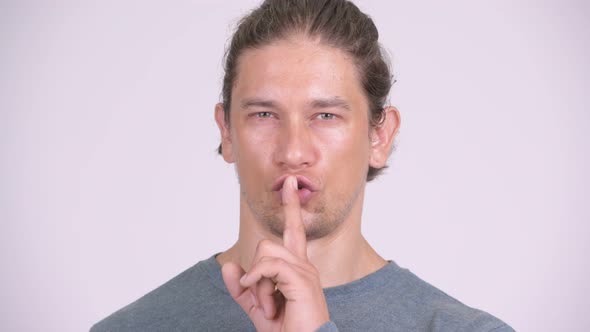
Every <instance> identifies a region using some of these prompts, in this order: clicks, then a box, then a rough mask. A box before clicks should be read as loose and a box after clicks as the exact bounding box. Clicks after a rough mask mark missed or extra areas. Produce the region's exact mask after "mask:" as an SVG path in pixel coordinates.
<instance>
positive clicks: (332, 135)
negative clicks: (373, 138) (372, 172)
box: [316, 125, 370, 168]
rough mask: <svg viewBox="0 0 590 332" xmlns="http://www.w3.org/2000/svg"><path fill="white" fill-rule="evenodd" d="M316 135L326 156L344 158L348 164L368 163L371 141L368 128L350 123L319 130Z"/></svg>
mask: <svg viewBox="0 0 590 332" xmlns="http://www.w3.org/2000/svg"><path fill="white" fill-rule="evenodd" d="M316 137H317V138H318V141H319V142H320V145H321V147H322V148H321V149H322V153H323V155H324V157H325V158H327V159H332V158H333V159H344V160H345V162H346V165H350V164H351V163H353V164H357V163H360V164H367V163H368V158H369V148H370V143H369V136H368V129H367V128H364V127H362V126H354V125H348V126H341V127H338V128H330V129H329V130H326V129H324V130H317V131H316ZM340 165H342V164H340ZM345 168H346V167H345Z"/></svg>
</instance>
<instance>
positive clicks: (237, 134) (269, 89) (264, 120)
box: [215, 36, 400, 331]
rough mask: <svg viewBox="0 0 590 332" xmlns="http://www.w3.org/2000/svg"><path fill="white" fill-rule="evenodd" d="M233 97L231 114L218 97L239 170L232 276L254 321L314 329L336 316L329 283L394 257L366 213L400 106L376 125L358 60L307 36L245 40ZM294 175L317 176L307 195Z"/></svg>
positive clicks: (228, 157)
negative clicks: (372, 171) (372, 173)
mask: <svg viewBox="0 0 590 332" xmlns="http://www.w3.org/2000/svg"><path fill="white" fill-rule="evenodd" d="M231 98H232V108H231V110H230V121H229V123H227V122H226V121H225V119H224V114H223V105H222V104H218V105H217V106H216V109H215V119H216V122H217V125H218V127H219V129H220V132H221V137H222V148H223V157H224V159H225V161H227V162H228V163H235V167H236V170H237V174H238V178H239V180H240V232H239V237H238V241H237V242H236V243H235V244H234V245H233V246H232V247H231V248H229V249H228V250H227V251H225V252H223V253H222V254H220V255H219V256H217V260H218V262H219V263H220V264H221V265H222V266H223V267H222V273H223V278H224V281H225V283H226V286H227V288H228V290H229V292H230V294H231V295H232V297H233V298H234V299H235V300H236V302H237V303H238V304H239V305H240V306H241V307H242V309H244V311H245V312H246V313H247V314H248V315H249V317H250V319H251V320H252V322H253V323H254V325H255V326H256V328H257V330H259V331H275V330H281V331H313V330H316V329H317V328H318V327H319V326H321V325H322V324H323V323H325V322H327V321H329V319H330V318H329V314H328V309H327V305H326V302H325V298H324V295H323V291H322V288H324V287H331V286H336V285H341V284H345V283H348V282H351V281H353V280H356V279H359V278H362V277H364V276H366V275H368V274H370V273H372V272H374V271H376V270H378V269H380V268H381V267H383V266H384V265H385V264H386V261H385V260H384V259H383V258H381V257H380V256H379V255H378V254H377V253H376V252H375V251H374V250H373V249H372V248H371V246H370V245H369V244H368V242H367V241H366V240H365V239H364V237H363V236H362V234H361V229H360V225H361V213H362V206H363V198H364V190H365V185H366V174H367V170H368V167H369V165H370V166H373V167H376V168H379V167H383V166H384V165H385V163H386V161H387V158H388V156H389V154H390V151H391V147H392V144H393V139H394V137H395V135H396V133H397V130H398V128H399V123H400V120H399V113H398V111H397V110H396V109H395V108H393V107H388V108H386V109H385V113H386V116H385V121H384V122H383V124H382V125H380V126H379V127H371V126H370V125H369V114H368V102H367V98H366V96H365V95H364V91H363V89H362V86H361V84H360V81H359V79H358V73H357V69H356V67H355V65H354V62H353V61H352V60H351V59H350V58H349V57H348V56H347V54H346V53H344V52H343V51H341V50H339V49H336V48H333V47H330V46H326V45H323V44H321V42H319V41H318V40H311V39H308V38H306V37H303V36H292V37H290V38H288V39H284V40H280V41H277V42H275V43H272V44H270V45H267V46H264V47H262V48H258V49H252V50H247V51H246V52H244V53H243V54H242V55H241V56H240V59H239V63H238V68H237V77H236V81H235V83H234V87H233V91H232V96H231ZM295 176H299V177H302V176H303V177H305V179H307V180H308V181H309V182H310V183H311V185H312V187H313V189H314V191H313V193H312V194H311V196H310V197H309V198H305V197H303V200H301V197H300V196H299V195H298V191H297V189H296V186H297V183H298V181H297V179H296V177H295ZM285 177H286V180H285V181H284V182H283V183H280V181H279V184H280V185H281V186H280V188H281V190H279V191H277V190H274V189H276V188H273V186H276V184H277V179H285ZM300 183H301V181H300ZM245 271H247V273H246V272H245ZM275 285H276V288H277V290H278V291H276V292H275Z"/></svg>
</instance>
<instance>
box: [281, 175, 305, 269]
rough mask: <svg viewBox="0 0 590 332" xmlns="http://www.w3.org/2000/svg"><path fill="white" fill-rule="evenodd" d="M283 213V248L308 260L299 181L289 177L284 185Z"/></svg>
mask: <svg viewBox="0 0 590 332" xmlns="http://www.w3.org/2000/svg"><path fill="white" fill-rule="evenodd" d="M282 200H283V206H284V208H283V211H284V213H285V229H284V230H283V246H285V248H287V249H288V250H289V251H291V252H292V253H293V254H295V256H297V257H299V258H304V259H306V260H307V238H306V235H305V226H304V225H303V220H302V219H301V205H300V202H299V195H298V194H297V179H296V178H295V177H294V176H289V177H288V178H287V179H286V180H285V182H284V183H283V189H282Z"/></svg>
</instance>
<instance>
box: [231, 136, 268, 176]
mask: <svg viewBox="0 0 590 332" xmlns="http://www.w3.org/2000/svg"><path fill="white" fill-rule="evenodd" d="M272 141H273V138H272V131H268V130H266V131H265V130H238V131H236V132H235V135H234V142H236V143H237V144H234V151H235V153H234V157H235V160H236V166H237V168H238V171H239V173H240V175H244V174H258V173H261V172H263V170H262V168H264V167H265V166H266V165H267V164H268V162H269V160H270V156H271V152H272Z"/></svg>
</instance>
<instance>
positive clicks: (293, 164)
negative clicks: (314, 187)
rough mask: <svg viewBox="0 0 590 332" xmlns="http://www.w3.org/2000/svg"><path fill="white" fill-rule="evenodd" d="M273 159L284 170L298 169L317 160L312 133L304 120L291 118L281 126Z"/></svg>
mask: <svg viewBox="0 0 590 332" xmlns="http://www.w3.org/2000/svg"><path fill="white" fill-rule="evenodd" d="M280 130H281V132H280V133H279V140H278V146H277V149H276V150H275V156H274V160H275V163H277V164H278V165H279V167H281V168H282V169H284V170H288V171H298V170H301V169H304V168H307V167H310V166H312V165H313V164H314V163H315V162H316V160H317V152H316V149H315V147H314V143H313V135H312V132H311V130H310V128H309V126H308V124H307V123H305V121H304V120H302V119H301V120H297V119H292V120H290V121H289V122H288V123H284V125H283V126H281V129H280Z"/></svg>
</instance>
